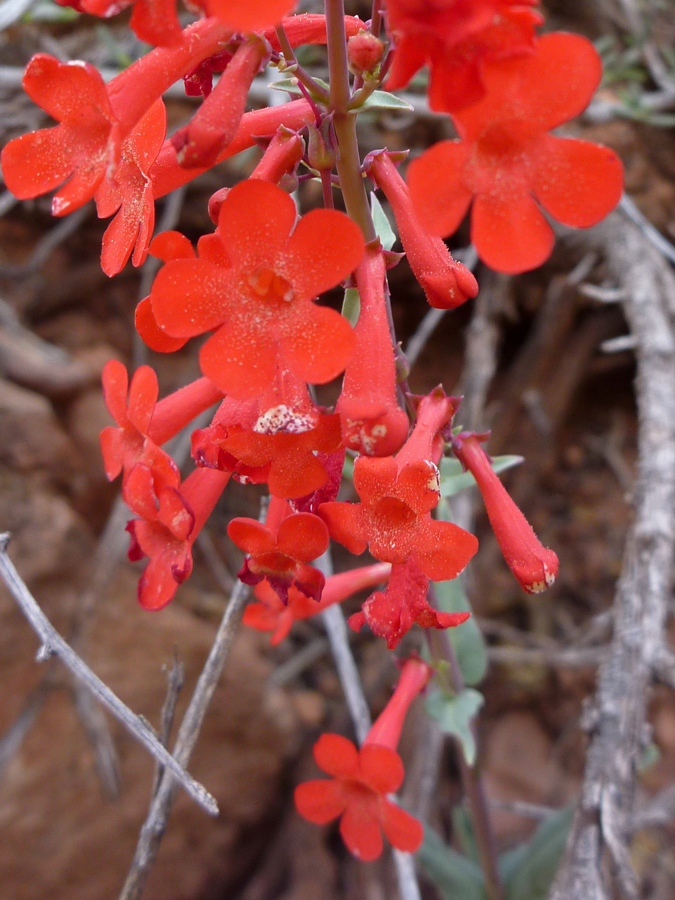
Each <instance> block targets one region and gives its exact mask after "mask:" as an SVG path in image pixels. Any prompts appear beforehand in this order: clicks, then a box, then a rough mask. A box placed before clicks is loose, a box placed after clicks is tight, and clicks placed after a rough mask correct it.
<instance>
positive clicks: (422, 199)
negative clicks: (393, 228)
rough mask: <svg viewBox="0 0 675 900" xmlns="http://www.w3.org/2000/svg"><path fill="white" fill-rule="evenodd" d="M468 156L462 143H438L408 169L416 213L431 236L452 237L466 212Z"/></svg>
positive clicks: (468, 194)
mask: <svg viewBox="0 0 675 900" xmlns="http://www.w3.org/2000/svg"><path fill="white" fill-rule="evenodd" d="M469 154H470V148H469V147H468V146H467V145H466V144H465V143H463V142H460V141H441V142H440V143H438V144H434V146H433V147H431V148H430V149H429V150H426V151H425V152H424V153H423V154H422V155H421V156H420V157H419V158H418V159H416V160H413V162H411V163H410V166H409V167H408V185H409V187H410V196H411V197H412V201H413V203H414V205H415V211H416V212H417V214H418V216H419V217H420V220H421V221H422V223H423V224H424V226H425V227H426V228H428V229H429V231H431V232H432V233H433V234H440V235H443V236H444V237H447V236H448V235H449V234H454V232H455V231H457V229H458V228H459V226H460V225H461V222H462V219H463V218H464V216H465V215H466V213H467V211H468V209H469V206H470V204H471V199H472V196H473V193H472V191H471V190H470V189H469V188H468V187H467V185H466V184H465V183H464V180H463V173H464V166H465V165H466V163H467V162H468V160H469Z"/></svg>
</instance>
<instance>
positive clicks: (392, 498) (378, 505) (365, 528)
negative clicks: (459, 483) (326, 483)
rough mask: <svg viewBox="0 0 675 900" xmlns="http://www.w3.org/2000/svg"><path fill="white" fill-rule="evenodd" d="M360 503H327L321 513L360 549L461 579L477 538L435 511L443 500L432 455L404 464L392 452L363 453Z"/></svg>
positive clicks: (357, 469) (436, 576)
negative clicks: (433, 513) (436, 518)
mask: <svg viewBox="0 0 675 900" xmlns="http://www.w3.org/2000/svg"><path fill="white" fill-rule="evenodd" d="M354 487H355V488H356V491H357V493H358V495H359V497H360V498H361V502H360V503H341V502H334V503H324V504H322V505H321V507H320V508H319V514H320V515H321V517H322V519H324V520H325V522H326V524H327V525H328V528H329V530H330V533H331V536H332V537H333V538H335V540H337V541H339V542H340V543H341V544H344V545H345V547H347V549H348V550H349V551H350V552H351V553H355V554H357V555H358V554H360V553H363V551H364V550H365V549H366V547H369V548H370V552H371V553H372V555H373V556H374V557H375V559H379V560H382V561H383V562H390V563H399V564H400V563H404V562H407V560H409V559H410V560H412V561H413V562H415V563H416V564H417V565H418V566H419V568H420V569H421V570H422V572H423V573H424V574H425V575H426V576H427V577H428V578H431V579H432V580H433V581H444V580H446V579H448V578H455V577H456V576H457V575H459V573H460V572H461V571H462V569H463V568H464V567H465V566H466V564H467V563H468V562H469V560H470V559H471V557H472V556H473V555H474V553H475V552H476V549H477V547H478V542H477V541H476V538H475V537H474V536H473V535H472V534H469V533H468V532H466V531H464V530H463V529H462V528H458V527H457V526H456V525H453V524H451V523H450V522H436V521H434V520H433V519H432V518H431V516H430V514H429V513H430V511H431V510H432V509H433V508H434V507H435V506H436V504H437V503H438V499H439V496H440V495H439V492H438V470H437V469H436V466H435V465H434V464H433V462H431V461H430V460H428V459H418V460H416V461H415V462H411V463H408V464H406V465H403V466H401V467H400V468H399V466H398V465H397V463H396V460H395V459H393V458H392V457H381V458H374V459H372V458H369V457H364V456H361V457H359V458H358V459H357V460H356V464H355V466H354Z"/></svg>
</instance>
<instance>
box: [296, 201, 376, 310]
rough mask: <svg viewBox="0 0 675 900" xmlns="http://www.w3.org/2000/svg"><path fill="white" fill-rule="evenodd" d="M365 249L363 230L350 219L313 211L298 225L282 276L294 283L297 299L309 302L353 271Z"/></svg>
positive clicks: (317, 210) (337, 213)
mask: <svg viewBox="0 0 675 900" xmlns="http://www.w3.org/2000/svg"><path fill="white" fill-rule="evenodd" d="M364 249H365V247H364V243H363V235H362V234H361V229H360V228H359V227H358V225H357V224H356V223H355V222H353V221H352V220H351V219H350V218H349V217H348V216H346V215H345V214H344V213H342V212H338V211H337V210H332V209H313V210H312V211H311V212H308V213H307V215H304V216H303V217H302V218H301V219H300V221H299V222H298V224H297V225H296V227H295V231H294V232H293V234H292V235H291V238H290V240H289V242H288V247H287V250H286V254H285V259H284V261H283V266H279V274H281V275H284V276H285V277H286V278H287V279H288V281H290V282H291V284H292V285H293V288H294V290H295V293H296V297H297V298H298V299H302V300H309V299H311V298H313V297H317V296H318V295H319V294H322V293H323V292H324V291H327V290H328V289H329V288H332V287H335V285H336V284H337V283H338V282H340V281H342V280H343V279H345V278H346V277H347V276H348V275H349V274H350V273H351V272H353V271H354V269H355V268H356V267H357V266H358V264H359V262H360V261H361V257H362V256H363V253H364Z"/></svg>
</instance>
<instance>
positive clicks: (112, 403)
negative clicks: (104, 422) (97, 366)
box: [102, 359, 129, 425]
mask: <svg viewBox="0 0 675 900" xmlns="http://www.w3.org/2000/svg"><path fill="white" fill-rule="evenodd" d="M102 382H103V399H104V400H105V405H106V406H107V407H108V409H109V411H110V415H111V416H112V417H113V419H114V420H115V421H116V422H117V424H118V425H123V424H126V422H127V392H128V390H129V375H128V373H127V369H126V366H124V365H123V364H122V363H121V362H120V361H119V360H118V359H109V360H108V362H107V363H106V364H105V366H103V373H102Z"/></svg>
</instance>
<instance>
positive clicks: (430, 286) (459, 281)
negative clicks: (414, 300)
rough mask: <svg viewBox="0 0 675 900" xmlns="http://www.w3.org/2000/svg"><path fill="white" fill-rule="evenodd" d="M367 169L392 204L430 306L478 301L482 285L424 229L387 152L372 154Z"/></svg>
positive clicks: (406, 188)
mask: <svg viewBox="0 0 675 900" xmlns="http://www.w3.org/2000/svg"><path fill="white" fill-rule="evenodd" d="M364 166H365V169H366V172H367V173H368V175H370V177H371V178H372V179H373V180H374V181H375V182H376V184H377V186H378V187H379V188H380V189H381V190H382V191H383V192H384V194H385V195H386V197H387V200H388V201H389V204H390V206H391V208H392V212H393V213H394V216H395V218H396V224H397V226H398V233H399V236H400V238H401V243H402V244H403V249H404V250H405V255H406V258H407V260H408V262H409V264H410V268H411V269H412V271H413V274H414V276H415V278H416V279H417V280H418V282H419V283H420V285H421V287H422V290H423V291H424V293H425V295H426V298H427V300H428V301H429V305H430V306H433V307H435V308H436V309H454V308H455V307H456V306H460V304H462V303H464V301H465V300H467V299H468V298H469V297H475V296H476V294H477V293H478V282H477V281H476V279H475V278H474V277H473V275H472V274H471V272H470V271H469V270H468V269H467V268H466V266H463V265H462V263H460V262H457V260H455V259H453V258H452V256H451V255H450V251H449V250H448V248H447V247H446V245H445V244H444V243H443V241H442V240H441V239H440V238H439V237H438V236H437V235H434V234H431V233H430V232H429V231H427V229H426V228H424V226H423V225H422V223H421V222H420V220H419V218H418V217H417V214H416V213H415V208H414V207H413V204H412V201H411V199H410V192H409V191H408V185H407V184H406V183H405V181H404V180H403V178H401V176H400V175H399V173H398V171H397V169H396V166H395V165H394V163H393V161H392V158H391V155H390V154H389V153H387V152H386V151H377V152H375V153H370V154H368V156H367V157H366V159H365V160H364Z"/></svg>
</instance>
